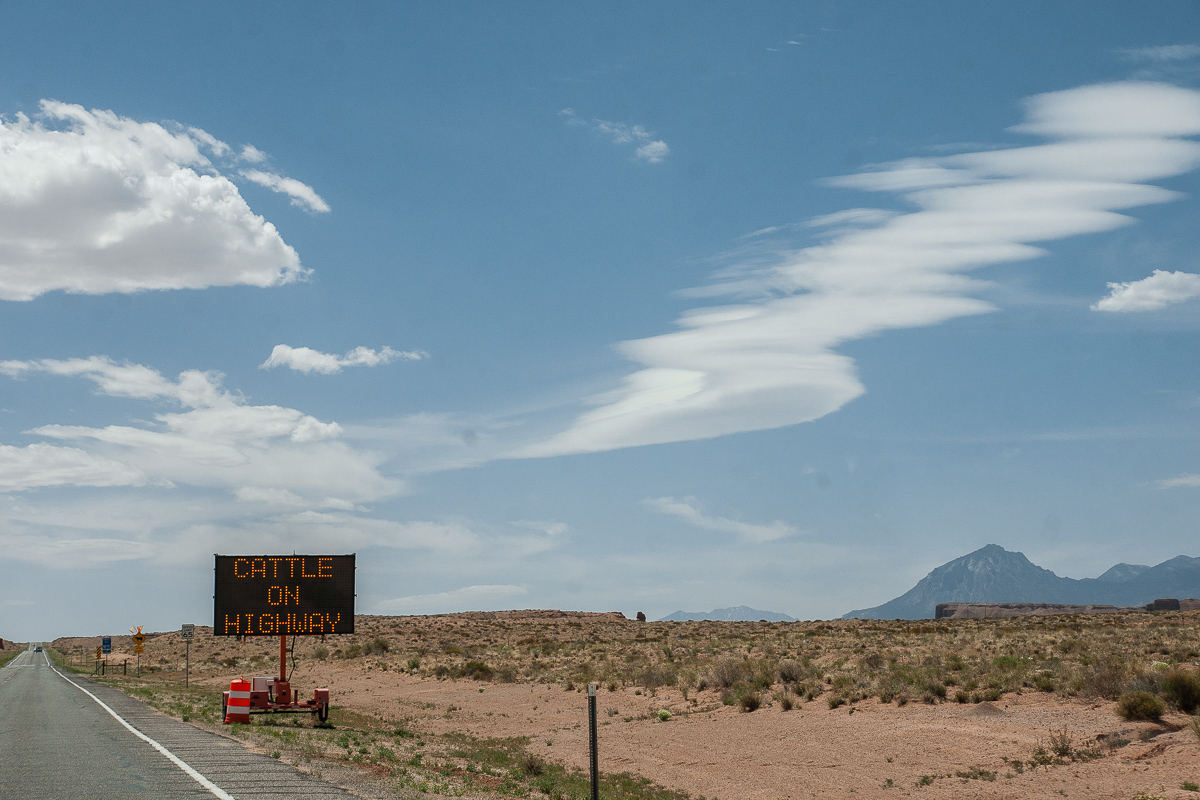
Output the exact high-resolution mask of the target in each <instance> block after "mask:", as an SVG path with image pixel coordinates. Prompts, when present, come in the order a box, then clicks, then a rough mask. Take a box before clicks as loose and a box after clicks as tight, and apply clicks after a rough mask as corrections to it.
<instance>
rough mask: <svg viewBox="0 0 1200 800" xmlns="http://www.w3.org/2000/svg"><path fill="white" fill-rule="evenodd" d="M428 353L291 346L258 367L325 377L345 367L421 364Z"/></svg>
mask: <svg viewBox="0 0 1200 800" xmlns="http://www.w3.org/2000/svg"><path fill="white" fill-rule="evenodd" d="M426 357H427V354H426V353H424V352H421V351H419V350H393V349H392V348H390V347H387V346H384V347H382V348H380V349H379V350H371V349H370V348H367V347H356V348H354V349H353V350H350V351H348V352H347V353H346V354H345V355H341V356H339V355H334V354H333V353H322V352H321V351H320V350H313V349H311V348H308V347H290V346H288V345H286V344H277V345H275V347H273V348H272V349H271V355H270V356H269V357H268V358H267V360H266V361H264V362H263V363H261V364H259V365H258V368H259V369H271V368H272V367H287V368H289V369H294V370H296V371H297V372H305V373H308V372H319V373H321V374H322V375H332V374H334V373H335V372H341V371H342V369H343V368H344V367H377V366H379V365H380V364H390V363H391V362H393V361H420V360H421V359H423V358H426Z"/></svg>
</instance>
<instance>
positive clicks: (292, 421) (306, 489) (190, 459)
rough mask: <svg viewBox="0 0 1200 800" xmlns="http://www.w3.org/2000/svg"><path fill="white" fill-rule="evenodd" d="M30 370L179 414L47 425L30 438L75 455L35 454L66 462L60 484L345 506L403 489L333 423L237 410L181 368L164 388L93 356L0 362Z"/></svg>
mask: <svg viewBox="0 0 1200 800" xmlns="http://www.w3.org/2000/svg"><path fill="white" fill-rule="evenodd" d="M35 372H40V373H49V374H54V375H70V376H78V377H83V378H86V379H89V380H91V381H93V382H94V383H95V384H96V386H97V388H98V389H99V391H101V392H102V393H104V394H107V395H111V396H114V397H131V398H137V399H146V400H160V401H168V402H171V403H175V404H178V405H182V406H184V409H185V410H183V411H177V412H163V413H158V414H155V415H154V422H153V423H149V424H143V425H139V426H132V425H108V426H105V427H89V426H81V425H56V424H50V425H42V426H40V427H38V428H35V429H33V430H32V431H29V432H28V433H31V434H33V435H37V436H43V437H46V438H51V439H58V440H67V441H72V442H75V443H77V444H78V445H79V446H80V447H82V448H84V450H75V449H73V448H50V449H48V450H44V451H38V452H40V453H44V454H45V455H44V456H43V457H44V458H45V459H47V460H48V459H49V458H50V456H51V455H54V456H55V457H56V458H58V459H59V461H62V462H64V463H65V464H66V465H67V466H64V467H62V469H61V473H60V474H62V475H64V476H66V475H77V476H78V478H79V479H78V480H72V481H67V480H63V481H61V483H68V482H69V483H77V484H79V485H117V484H118V483H124V484H137V483H144V482H154V483H159V484H164V485H167V484H169V485H186V486H192V487H206V488H210V489H213V488H215V489H223V490H227V491H230V492H233V493H235V495H236V496H237V497H239V498H240V499H243V500H255V501H258V502H274V503H275V504H276V505H281V504H282V505H286V503H281V502H280V501H281V500H284V499H287V498H299V499H300V500H301V501H302V503H303V504H304V505H305V506H308V507H324V508H346V509H352V508H355V507H357V505H358V504H360V503H365V502H371V501H374V500H378V499H380V498H384V497H388V496H390V495H394V494H396V493H397V492H398V491H400V489H401V488H402V487H401V484H400V483H399V482H397V481H395V480H393V479H390V478H386V477H384V476H383V475H381V474H380V473H379V471H378V466H379V464H380V463H382V461H383V460H384V456H383V455H382V454H379V453H375V452H371V451H367V450H361V449H358V448H356V447H353V446H351V445H350V444H347V443H345V442H342V441H339V439H340V437H341V434H342V429H341V426H340V425H339V424H338V423H336V422H323V421H321V420H318V419H316V418H315V417H312V416H310V415H308V414H305V413H303V412H301V411H298V410H296V409H293V408H285V407H282V406H275V405H259V406H255V405H246V404H245V403H244V402H243V400H242V399H241V397H240V396H237V395H234V394H231V393H229V392H227V391H225V390H224V389H223V388H222V387H221V385H220V381H221V376H220V375H219V374H216V373H211V372H199V371H196V370H189V371H186V372H183V373H181V374H180V375H179V378H178V379H177V380H175V381H172V380H169V379H167V378H165V377H164V376H162V375H161V374H160V373H158V372H156V371H155V370H152V369H150V368H148V367H145V366H142V365H138V364H116V363H114V362H113V361H112V360H110V359H108V358H105V357H102V356H94V357H92V358H88V359H69V360H63V361H58V360H54V359H43V360H39V361H8V362H0V373H6V374H8V375H11V376H23V375H27V374H29V373H35ZM41 447H45V448H49V447H50V446H49V445H42V446H41ZM59 451H61V452H59ZM85 451H86V452H85ZM75 454H78V455H75ZM85 456H86V458H85ZM26 457H27V458H32V457H33V456H32V455H27V456H26ZM13 458H14V459H15V456H13ZM72 459H74V460H73V461H72ZM88 459H90V460H88ZM71 464H74V467H72V469H74V470H75V472H72V471H71V469H69V468H68V467H69V466H70V465H71ZM118 467H120V469H118ZM105 470H107V471H108V472H107V473H105ZM47 474H50V473H49V472H48V473H47ZM104 474H108V475H109V478H107V480H110V481H112V483H110V484H102V483H98V482H99V481H102V480H106V478H104V477H103V475H104ZM143 476H144V477H143ZM14 480H15V478H14Z"/></svg>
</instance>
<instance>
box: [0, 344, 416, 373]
mask: <svg viewBox="0 0 1200 800" xmlns="http://www.w3.org/2000/svg"><path fill="white" fill-rule="evenodd" d="M423 358H427V354H426V353H424V352H421V351H419V350H393V349H392V348H390V347H387V346H384V347H382V348H380V349H379V350H371V349H370V348H367V347H356V348H354V349H353V350H350V351H348V352H347V353H346V354H345V355H342V356H339V355H334V354H332V353H322V352H321V351H320V350H313V349H311V348H308V347H290V346H288V345H286V344H277V345H275V347H273V348H272V349H271V355H270V356H269V357H268V358H267V360H266V361H264V362H263V363H261V364H259V365H258V368H259V369H271V368H272V367H288V368H289V369H294V370H296V371H298V372H306V373H307V372H320V373H321V374H322V375H332V374H334V373H335V372H341V371H342V368H343V367H377V366H379V365H380V364H390V363H391V362H393V361H420V360H421V359H423ZM2 368H3V365H2V364H0V369H2Z"/></svg>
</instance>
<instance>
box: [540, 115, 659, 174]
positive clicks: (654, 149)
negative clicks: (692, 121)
mask: <svg viewBox="0 0 1200 800" xmlns="http://www.w3.org/2000/svg"><path fill="white" fill-rule="evenodd" d="M558 115H559V116H560V117H562V118H563V119H565V120H566V122H567V124H568V125H572V126H575V127H581V128H588V129H589V130H592V131H594V132H596V133H598V134H600V135H602V136H605V137H607V138H608V139H610V140H612V143H613V144H616V145H626V144H633V145H637V149H636V150H635V151H634V155H635V157H637V158H640V159H641V160H642V161H645V162H646V163H648V164H659V163H662V161H663V160H665V159H666V157H667V156H669V155H670V154H671V148H670V147H668V146H667V143H666V142H664V141H663V140H661V139H655V138H654V134H652V133H650V131H648V130H646V129H645V128H643V127H642V126H641V125H629V124H626V123H624V122H609V121H608V120H603V119H592V120H585V119H580V118H579V117H578V116H577V115H576V114H575V109H573V108H564V109H563V110H562V111H560V112H558Z"/></svg>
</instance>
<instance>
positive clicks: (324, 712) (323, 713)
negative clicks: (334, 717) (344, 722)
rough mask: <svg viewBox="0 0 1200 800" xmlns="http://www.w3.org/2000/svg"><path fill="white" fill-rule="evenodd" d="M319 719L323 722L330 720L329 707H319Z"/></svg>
mask: <svg viewBox="0 0 1200 800" xmlns="http://www.w3.org/2000/svg"><path fill="white" fill-rule="evenodd" d="M317 719H318V720H319V721H321V722H325V721H326V720H327V719H329V706H327V705H325V706H317Z"/></svg>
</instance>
